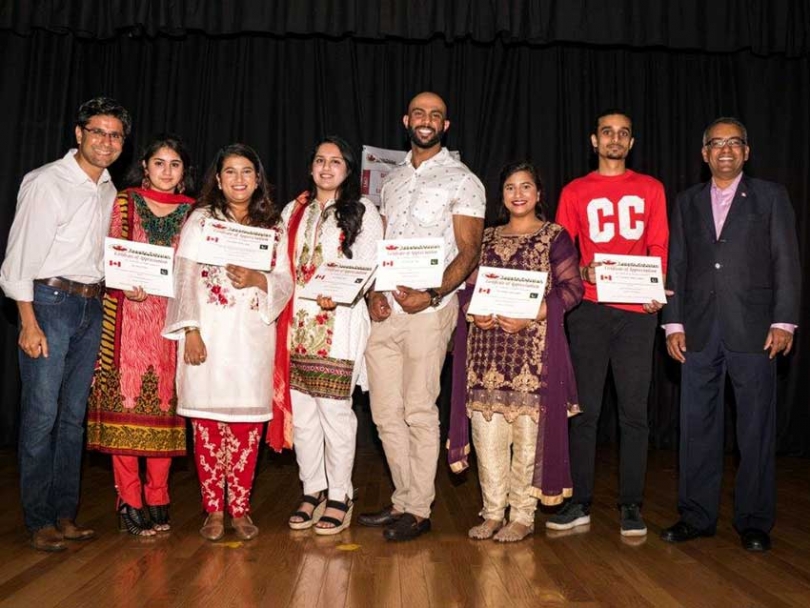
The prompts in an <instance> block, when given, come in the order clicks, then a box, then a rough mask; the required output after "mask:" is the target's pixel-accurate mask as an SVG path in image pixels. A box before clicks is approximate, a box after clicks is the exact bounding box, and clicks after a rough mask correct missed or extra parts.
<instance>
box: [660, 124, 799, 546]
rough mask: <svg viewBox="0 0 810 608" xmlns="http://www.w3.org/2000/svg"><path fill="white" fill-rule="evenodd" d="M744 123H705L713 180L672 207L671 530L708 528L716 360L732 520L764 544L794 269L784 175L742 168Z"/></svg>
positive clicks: (718, 430) (670, 537)
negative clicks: (727, 396)
mask: <svg viewBox="0 0 810 608" xmlns="http://www.w3.org/2000/svg"><path fill="white" fill-rule="evenodd" d="M747 140H748V136H747V132H746V129H745V126H744V125H743V124H742V123H741V122H739V121H738V120H736V119H734V118H718V119H717V120H715V121H714V122H712V123H711V124H710V125H709V126H708V127H707V128H706V130H705V131H704V133H703V160H704V161H705V162H706V163H707V164H708V165H709V168H710V169H711V173H712V179H711V182H709V183H706V184H699V185H697V186H693V187H691V188H689V189H688V190H686V191H685V192H682V193H681V194H679V195H678V198H677V199H676V201H675V206H674V208H673V211H672V217H671V219H670V242H669V247H670V249H669V269H668V272H667V287H668V289H670V290H671V291H672V292H673V296H672V297H671V298H670V300H669V303H668V305H667V306H666V307H665V308H664V312H663V319H664V323H665V326H664V327H665V330H666V333H667V351H668V352H669V354H670V356H671V357H672V358H673V359H675V360H677V361H679V362H681V363H682V364H683V367H682V373H681V417H680V420H681V439H680V478H679V491H678V511H679V513H680V520H679V521H678V522H677V523H676V524H675V525H673V526H672V527H670V528H667V529H665V530H663V531H662V532H661V538H662V539H664V540H665V541H669V542H681V541H687V540H691V539H693V538H697V537H699V536H712V535H713V534H714V532H715V528H716V525H717V515H718V508H719V503H720V483H721V480H722V477H723V435H724V423H723V396H724V395H723V393H724V388H725V376H726V372H727V373H728V374H729V376H730V378H731V383H732V386H733V388H734V396H735V400H736V403H737V443H738V445H739V450H740V466H739V470H738V471H737V479H736V484H735V491H734V527H735V528H736V530H737V531H738V532H739V534H740V537H741V541H742V545H743V547H744V548H745V549H747V550H749V551H767V550H768V549H770V546H771V541H770V537H769V536H768V533H769V531H770V529H771V528H772V527H773V522H774V507H775V502H776V484H775V439H776V432H775V428H776V425H775V417H776V362H775V360H774V358H775V357H776V355H777V354H779V353H780V352H781V353H783V354H787V353H788V352H790V349H791V346H792V345H793V332H794V330H795V329H796V323H798V318H799V296H800V292H801V285H800V281H801V276H800V267H799V247H798V243H797V239H796V229H795V219H794V214H793V208H792V207H791V204H790V200H789V199H788V195H787V192H786V191H785V189H784V187H782V186H780V185H778V184H774V183H771V182H766V181H762V180H759V179H754V178H751V177H747V176H746V175H744V174H743V165H744V164H745V161H747V160H748V155H749V153H750V148H749V146H748V141H747Z"/></svg>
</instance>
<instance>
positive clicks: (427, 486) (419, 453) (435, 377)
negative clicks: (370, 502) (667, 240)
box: [358, 92, 486, 541]
mask: <svg viewBox="0 0 810 608" xmlns="http://www.w3.org/2000/svg"><path fill="white" fill-rule="evenodd" d="M403 124H404V125H405V128H406V129H407V130H408V134H409V136H410V140H411V151H410V152H409V153H408V155H407V157H406V158H405V160H404V161H403V163H402V164H401V165H399V166H398V167H397V168H396V169H395V170H394V171H392V172H391V173H390V174H389V175H388V176H387V179H386V182H385V184H384V185H383V187H382V192H381V199H382V204H381V207H380V214H381V215H382V216H383V219H384V221H385V224H386V229H385V236H386V238H393V239H403V238H427V237H439V238H443V239H444V243H445V270H444V275H443V279H442V284H441V286H440V287H439V288H438V289H428V290H424V291H422V290H417V289H410V288H409V287H407V286H400V287H399V288H398V289H397V290H396V291H393V292H391V293H390V294H383V293H380V292H372V293H371V295H370V296H369V311H370V314H371V318H372V320H373V321H375V323H373V324H372V328H371V336H370V338H369V342H368V346H367V348H366V363H367V365H368V375H369V388H370V394H371V413H372V416H373V418H374V422H375V424H376V425H377V430H378V432H379V435H380V439H381V440H382V443H383V448H384V449H385V456H386V459H387V461H388V466H389V468H390V469H391V476H392V478H393V481H394V488H395V489H394V494H393V496H392V497H391V499H392V503H393V504H392V505H390V506H388V507H386V508H384V509H383V510H382V511H380V512H377V513H367V514H363V515H361V516H360V518H359V519H358V521H359V522H360V523H361V524H363V525H369V526H385V530H384V536H385V538H387V539H388V540H394V541H399V540H409V539H411V538H416V537H417V536H419V535H421V534H423V533H424V532H427V531H429V530H430V508H431V503H432V502H433V498H434V496H435V478H436V467H437V462H438V457H439V411H438V408H437V407H436V398H437V397H438V395H439V389H440V385H439V376H440V373H441V369H442V364H443V362H444V358H445V355H446V353H447V343H448V340H449V339H450V336H451V334H452V332H453V328H454V327H455V321H456V315H457V312H458V299H457V298H456V296H455V292H456V290H457V289H458V287H459V285H461V283H462V282H463V281H464V279H465V278H466V277H467V275H469V274H470V272H471V271H472V269H473V268H474V267H475V265H476V264H477V262H478V256H479V250H480V247H481V237H482V234H483V229H484V212H485V209H486V196H485V193H484V187H483V185H482V184H481V182H480V180H479V179H478V178H477V177H476V176H475V175H474V174H473V173H472V172H471V171H470V170H469V169H468V168H467V167H466V166H465V165H464V164H463V163H461V162H459V161H457V160H455V159H453V158H452V157H451V156H450V154H449V152H448V151H447V150H446V149H445V148H443V147H442V145H441V139H442V136H443V135H444V132H445V131H446V130H447V129H448V128H449V127H450V121H448V120H447V107H446V105H445V103H444V101H443V100H442V98H441V97H439V96H438V95H436V94H435V93H430V92H424V93H420V94H419V95H417V96H416V97H414V98H413V99H412V100H411V102H410V104H409V105H408V113H407V114H406V115H405V116H404V117H403Z"/></svg>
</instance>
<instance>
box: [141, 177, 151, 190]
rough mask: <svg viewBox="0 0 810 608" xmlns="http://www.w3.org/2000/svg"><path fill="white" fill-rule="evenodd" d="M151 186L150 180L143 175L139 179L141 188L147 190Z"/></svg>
mask: <svg viewBox="0 0 810 608" xmlns="http://www.w3.org/2000/svg"><path fill="white" fill-rule="evenodd" d="M151 187H152V182H150V181H149V178H148V177H147V176H145V175H144V176H143V179H142V180H141V188H143V189H144V190H149V189H150V188H151Z"/></svg>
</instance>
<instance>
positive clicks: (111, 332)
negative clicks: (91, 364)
mask: <svg viewBox="0 0 810 608" xmlns="http://www.w3.org/2000/svg"><path fill="white" fill-rule="evenodd" d="M126 184H127V186H128V187H127V188H126V189H125V190H123V191H122V192H121V193H120V194H119V195H118V198H117V200H116V204H115V206H114V207H113V214H112V222H111V225H110V236H111V237H115V238H119V239H125V240H129V241H137V242H139V243H150V244H152V245H161V246H168V247H177V243H178V240H179V238H180V230H181V228H182V227H183V223H184V222H185V219H186V216H187V215H188V212H189V210H190V208H191V203H193V199H192V198H190V197H189V196H188V195H189V194H191V193H193V190H194V167H193V166H192V164H191V158H190V156H189V153H188V151H187V149H186V146H185V144H184V143H183V141H182V140H181V139H180V138H179V137H178V136H176V135H172V134H160V135H156V136H155V137H153V138H152V139H151V141H150V142H149V143H148V144H147V145H146V147H145V148H144V150H143V153H142V154H141V156H140V158H139V159H138V160H137V161H136V162H135V164H134V165H133V166H132V168H131V169H130V171H129V173H128V174H127V178H126ZM167 301H168V298H165V297H162V296H156V295H147V294H146V292H144V290H143V288H142V287H140V286H136V285H133V286H132V290H118V289H108V290H107V293H106V294H105V296H104V324H103V328H102V338H101V353H100V356H99V361H98V366H97V368H96V375H95V381H94V383H93V389H92V392H91V393H90V400H89V402H88V406H87V448H88V449H90V450H98V451H100V452H105V453H107V454H112V463H113V475H114V477H115V487H116V489H117V490H118V514H119V525H120V527H121V529H122V530H126V531H128V532H129V533H130V534H134V535H137V536H152V535H154V534H155V532H156V531H157V532H164V531H168V530H169V529H170V527H171V524H170V522H169V502H170V501H169V468H170V466H171V459H172V457H174V456H183V455H185V453H186V422H185V420H183V419H182V418H180V417H178V416H177V412H176V411H175V409H176V408H175V405H176V399H175V391H174V377H175V365H176V348H175V344H174V343H173V342H171V341H169V340H166V339H165V338H163V337H162V336H161V335H160V332H161V329H162V328H163V323H164V320H165V318H166V305H167ZM141 457H142V458H144V459H145V463H146V482H145V483H143V482H142V480H141V476H140V471H139V458H141ZM144 499H145V500H144ZM144 502H145V504H146V511H148V514H149V516H148V519H147V517H146V514H145V512H144Z"/></svg>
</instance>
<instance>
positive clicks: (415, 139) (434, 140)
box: [408, 127, 444, 149]
mask: <svg viewBox="0 0 810 608" xmlns="http://www.w3.org/2000/svg"><path fill="white" fill-rule="evenodd" d="M420 128H421V127H420ZM443 135H444V129H439V130H438V131H436V130H434V132H433V137H431V138H430V139H429V140H427V141H422V140H421V139H419V136H418V135H417V134H416V129H413V128H410V127H409V128H408V136H409V137H410V139H411V143H412V144H413V145H414V146H416V147H418V148H424V149H427V148H432V147H433V146H435V145H436V144H438V143H439V142H440V141H441V140H442V136H443Z"/></svg>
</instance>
